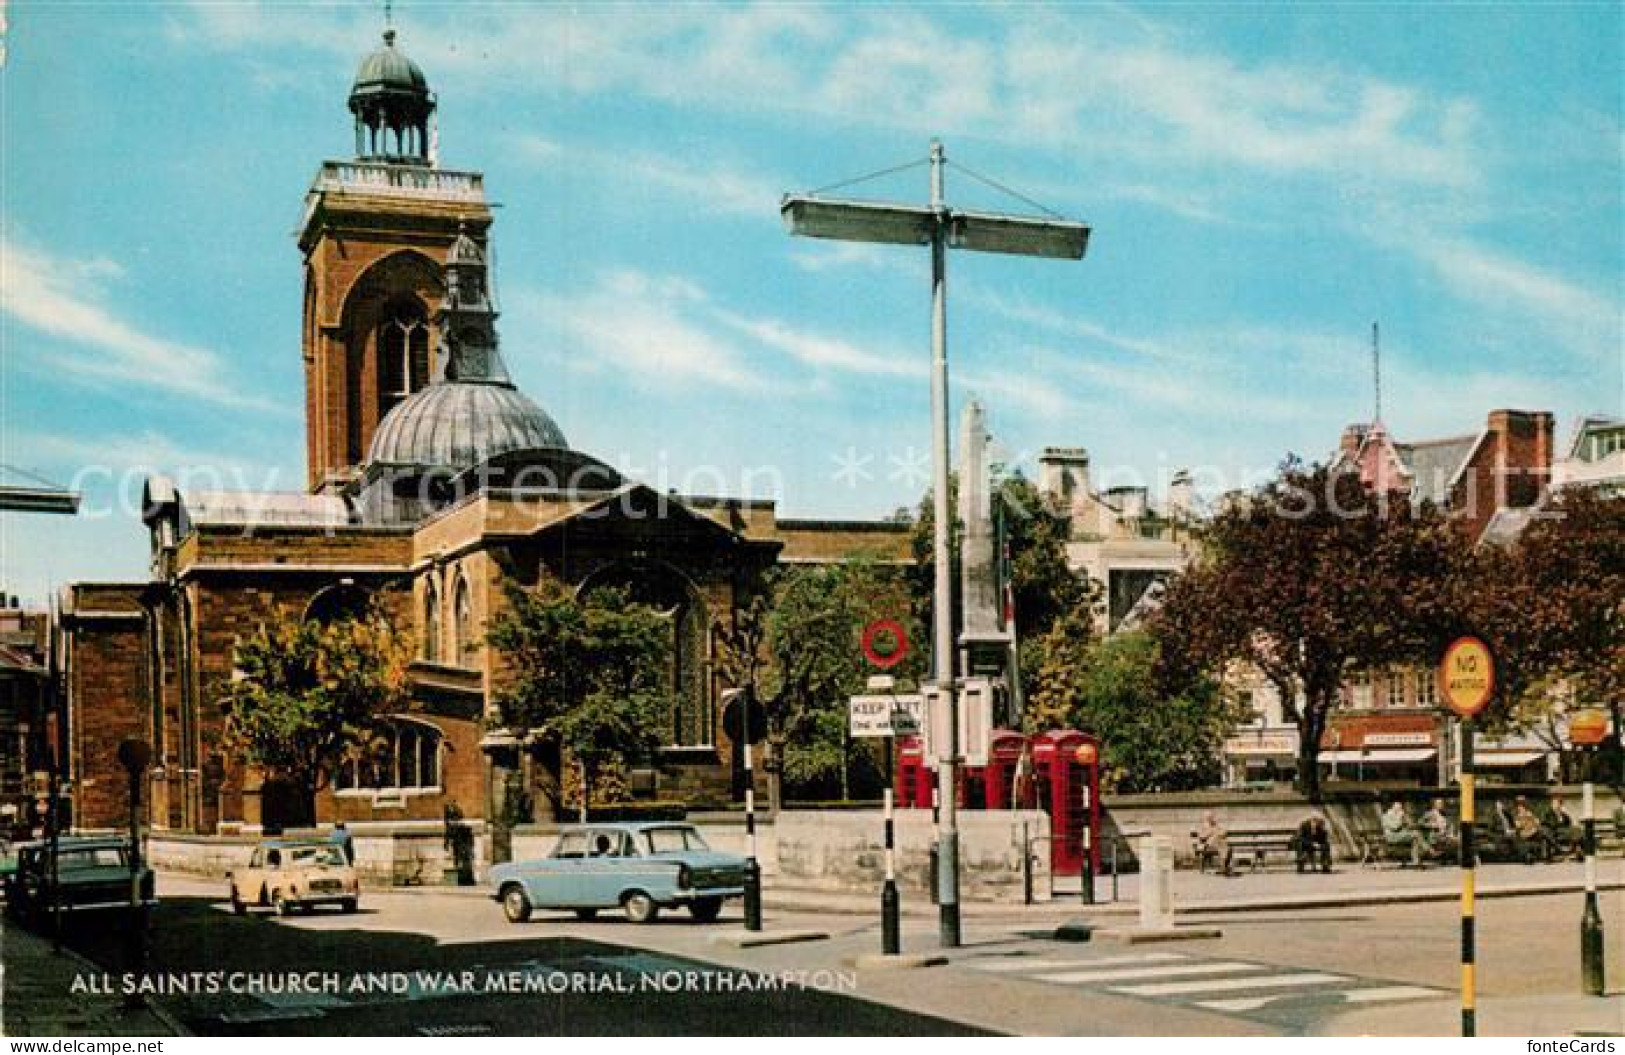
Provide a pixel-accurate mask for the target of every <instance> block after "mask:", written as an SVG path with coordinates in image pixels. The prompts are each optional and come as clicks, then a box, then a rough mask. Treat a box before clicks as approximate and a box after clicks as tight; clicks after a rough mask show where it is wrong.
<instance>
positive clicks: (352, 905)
mask: <svg viewBox="0 0 1625 1055" xmlns="http://www.w3.org/2000/svg"><path fill="white" fill-rule="evenodd" d="M358 904H359V900H358V899H356V898H353V897H347V898H345V899H344V900H343V901H340V902H339V910H340V911H342V912H354V911H355V910H356V907H357V905H358Z"/></svg>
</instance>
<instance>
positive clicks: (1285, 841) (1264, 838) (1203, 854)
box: [1191, 828, 1298, 872]
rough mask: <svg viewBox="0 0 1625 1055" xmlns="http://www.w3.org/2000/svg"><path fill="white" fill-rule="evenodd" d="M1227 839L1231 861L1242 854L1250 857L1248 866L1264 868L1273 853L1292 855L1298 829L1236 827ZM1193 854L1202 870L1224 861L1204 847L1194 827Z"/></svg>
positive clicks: (1199, 868)
mask: <svg viewBox="0 0 1625 1055" xmlns="http://www.w3.org/2000/svg"><path fill="white" fill-rule="evenodd" d="M1225 840H1226V842H1228V843H1229V845H1230V855H1231V863H1232V864H1234V863H1235V862H1236V861H1237V860H1239V859H1240V858H1242V857H1246V858H1247V862H1248V866H1249V867H1250V868H1251V869H1252V870H1253V871H1255V872H1256V871H1258V870H1259V869H1261V868H1263V867H1265V866H1266V865H1267V864H1268V861H1269V855H1270V854H1271V853H1275V852H1277V851H1278V852H1280V853H1284V854H1292V853H1293V852H1294V851H1295V849H1296V847H1297V842H1298V830H1297V829H1296V828H1237V829H1235V830H1234V831H1229V832H1226V833H1225ZM1191 856H1192V857H1193V858H1195V860H1196V867H1197V869H1198V870H1199V871H1203V872H1205V871H1207V870H1208V867H1209V866H1212V867H1215V868H1216V867H1219V866H1221V865H1223V863H1224V862H1222V861H1218V860H1215V859H1214V858H1216V857H1217V856H1218V855H1217V854H1216V853H1214V852H1213V851H1212V850H1203V849H1202V848H1201V846H1200V844H1199V842H1198V833H1197V831H1196V829H1194V828H1193V829H1191Z"/></svg>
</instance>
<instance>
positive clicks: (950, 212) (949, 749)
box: [779, 140, 1089, 948]
mask: <svg viewBox="0 0 1625 1055" xmlns="http://www.w3.org/2000/svg"><path fill="white" fill-rule="evenodd" d="M946 160H947V159H946V157H945V155H944V152H943V149H942V144H941V143H940V142H939V141H937V140H932V142H931V203H930V205H929V206H927V207H925V208H920V207H918V206H910V205H894V204H888V203H879V202H865V201H853V200H844V199H843V200H836V199H827V198H820V197H818V196H817V195H813V194H800V195H797V194H787V195H785V197H784V200H783V202H782V203H781V205H780V207H779V212H780V214H781V215H782V216H783V217H784V220H785V223H786V224H787V225H788V227H789V229H790V233H791V234H793V235H802V236H805V237H808V238H829V239H834V240H837V241H846V242H880V243H886V244H891V245H918V246H930V247H931V456H932V474H931V477H932V489H933V492H934V493H933V496H932V498H933V505H932V509H933V513H932V516H933V519H934V523H933V525H932V526H933V529H934V530H933V533H932V561H933V564H934V565H935V567H934V572H935V582H934V591H933V595H932V604H931V608H932V635H931V640H932V649H931V652H932V666H933V675H934V678H935V681H936V687H937V691H938V692H939V693H941V694H942V699H943V702H944V707H945V710H946V719H947V720H946V721H945V722H943V723H942V727H943V728H945V729H946V730H947V736H946V737H944V738H943V739H944V740H945V742H943V743H939V744H938V745H937V750H938V761H937V782H938V788H939V790H940V802H941V810H942V826H941V834H940V836H939V838H938V844H937V905H938V911H939V913H940V937H941V942H942V944H943V946H945V947H948V948H953V947H957V946H958V945H959V944H960V916H959V827H958V818H957V813H958V809H957V807H958V797H957V795H956V793H955V792H956V789H957V786H958V783H957V779H956V768H957V765H958V761H959V744H958V742H957V741H958V727H959V704H958V698H957V696H956V695H955V691H954V690H955V684H954V631H953V612H952V605H953V580H952V568H951V566H950V560H949V553H950V550H949V538H950V531H951V530H952V524H951V521H950V519H949V518H950V517H951V516H952V513H951V511H950V510H949V506H948V455H949V452H948V435H949V429H948V249H949V248H950V247H951V248H955V249H970V250H975V251H978V252H985V253H1006V254H1013V255H1018V256H1040V257H1049V258H1053V259H1061V260H1080V259H1082V258H1083V254H1084V252H1085V250H1086V249H1087V248H1088V244H1089V228H1088V226H1087V225H1085V224H1081V223H1077V222H1074V221H1070V220H1061V219H1042V218H1036V217H1025V216H1006V215H999V214H995V213H979V212H965V211H961V210H956V209H950V208H949V207H948V206H947V204H946V202H945V200H944V193H943V167H944V165H945V164H946Z"/></svg>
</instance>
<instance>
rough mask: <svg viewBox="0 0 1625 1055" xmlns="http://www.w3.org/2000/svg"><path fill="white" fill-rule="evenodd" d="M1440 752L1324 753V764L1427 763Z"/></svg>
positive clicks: (1433, 750) (1424, 750) (1408, 749)
mask: <svg viewBox="0 0 1625 1055" xmlns="http://www.w3.org/2000/svg"><path fill="white" fill-rule="evenodd" d="M1438 753H1439V752H1438V750H1437V749H1436V748H1432V747H1414V748H1390V749H1381V748H1377V749H1373V750H1370V751H1322V752H1321V753H1320V760H1321V761H1322V762H1327V763H1331V762H1337V763H1339V764H1347V763H1351V762H1358V763H1360V764H1362V765H1368V766H1371V765H1389V764H1393V763H1400V762H1426V761H1427V760H1428V759H1430V758H1433V757H1435V756H1437V755H1438Z"/></svg>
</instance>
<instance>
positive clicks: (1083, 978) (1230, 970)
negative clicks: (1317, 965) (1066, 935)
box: [1033, 963, 1258, 992]
mask: <svg viewBox="0 0 1625 1055" xmlns="http://www.w3.org/2000/svg"><path fill="white" fill-rule="evenodd" d="M1256 970H1258V964H1256V963H1170V964H1163V965H1162V966H1160V967H1129V968H1116V969H1113V970H1108V971H1066V972H1063V973H1061V974H1037V975H1034V976H1033V977H1034V978H1036V979H1038V980H1039V981H1040V982H1059V983H1062V984H1064V985H1075V984H1079V983H1082V982H1126V981H1128V980H1129V979H1132V978H1177V977H1179V976H1180V975H1193V974H1235V973H1236V972H1237V971H1256ZM1115 991H1116V992H1123V991H1124V990H1121V989H1119V990H1115Z"/></svg>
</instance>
